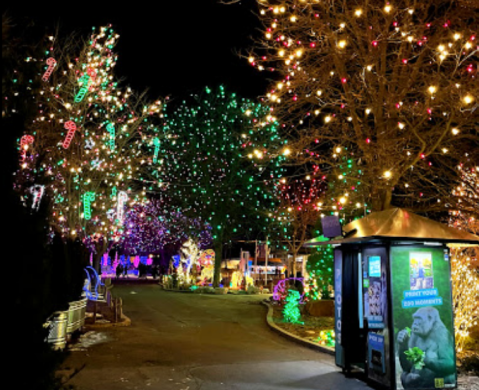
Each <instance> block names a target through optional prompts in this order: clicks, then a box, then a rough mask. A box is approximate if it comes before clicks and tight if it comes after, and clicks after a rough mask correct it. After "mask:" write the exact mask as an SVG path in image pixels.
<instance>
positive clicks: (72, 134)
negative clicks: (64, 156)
mask: <svg viewBox="0 0 479 390" xmlns="http://www.w3.org/2000/svg"><path fill="white" fill-rule="evenodd" d="M65 129H66V130H68V133H67V136H66V138H65V141H64V142H63V148H64V149H68V148H69V147H70V144H71V143H72V141H73V137H75V131H76V130H77V125H76V124H75V122H73V121H68V122H67V123H65Z"/></svg>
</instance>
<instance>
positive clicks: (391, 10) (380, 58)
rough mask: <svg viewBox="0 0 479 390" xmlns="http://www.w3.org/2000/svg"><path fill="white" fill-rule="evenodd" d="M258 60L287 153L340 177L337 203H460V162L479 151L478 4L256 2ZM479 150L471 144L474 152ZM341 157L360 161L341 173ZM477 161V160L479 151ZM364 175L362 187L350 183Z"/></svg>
mask: <svg viewBox="0 0 479 390" xmlns="http://www.w3.org/2000/svg"><path fill="white" fill-rule="evenodd" d="M258 4H259V7H260V17H261V19H262V21H263V23H264V26H265V27H264V35H263V39H261V40H260V41H259V42H258V49H257V50H256V51H255V52H252V53H251V54H250V56H249V62H250V63H251V65H253V66H255V67H257V68H258V69H259V70H261V71H271V72H273V75H274V76H275V77H276V78H277V80H278V81H277V83H276V84H275V85H273V86H272V87H271V89H270V90H269V92H268V94H267V96H266V98H267V101H266V103H267V104H268V105H270V106H271V107H272V115H275V116H276V117H277V118H278V120H279V121H280V123H282V124H283V126H284V127H283V132H284V134H286V136H287V137H288V139H289V147H290V148H291V152H292V153H291V156H290V157H291V161H292V162H293V163H295V164H297V165H304V164H306V165H308V166H313V165H316V166H319V167H321V169H322V170H323V171H324V172H326V174H327V180H328V182H332V181H335V182H336V186H335V187H336V191H335V192H334V193H331V195H332V196H331V197H330V198H331V199H328V203H330V204H336V205H339V204H340V199H341V198H342V197H344V196H345V193H350V194H351V195H354V196H349V197H348V198H347V203H348V204H351V205H354V204H355V203H357V202H359V203H360V204H363V203H367V204H368V205H369V206H370V207H371V209H372V210H374V211H380V210H383V209H385V208H387V207H389V206H390V205H391V204H392V203H393V204H395V205H398V206H403V207H409V208H413V209H415V210H417V211H444V210H448V209H450V208H454V203H453V202H454V201H455V198H453V197H451V192H450V188H451V186H455V183H460V173H459V172H458V171H457V169H456V167H457V166H458V165H459V162H460V161H462V159H463V158H464V157H465V155H466V154H467V153H475V155H476V157H477V150H478V149H479V147H478V146H479V136H478V121H477V108H478V95H479V83H478V82H477V61H478V55H477V54H478V44H477V26H478V20H477V13H473V12H470V11H471V10H472V6H468V5H467V4H469V3H468V2H461V1H452V0H451V1H449V0H440V1H437V0H425V1H420V2H419V1H411V0H396V1H391V2H385V1H377V0H373V1H371V0H368V1H366V0H361V1H360V0H358V1H353V2H351V1H336V0H334V1H333V0H325V1H319V0H284V1H269V0H258ZM474 151H475V152H474ZM343 156H346V158H348V159H352V160H354V165H355V167H356V168H357V171H356V172H353V173H352V175H351V176H348V175H344V174H343V172H342V171H341V169H339V167H338V165H339V162H340V161H341V159H342V158H343ZM476 161H477V160H476ZM357 182H360V183H361V190H360V191H358V192H352V188H353V187H357Z"/></svg>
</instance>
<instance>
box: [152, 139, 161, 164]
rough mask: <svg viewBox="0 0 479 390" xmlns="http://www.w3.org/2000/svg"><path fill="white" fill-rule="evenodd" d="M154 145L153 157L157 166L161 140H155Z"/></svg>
mask: <svg viewBox="0 0 479 390" xmlns="http://www.w3.org/2000/svg"><path fill="white" fill-rule="evenodd" d="M153 144H154V145H155V154H154V156H153V163H154V164H157V163H158V156H159V154H160V140H159V138H155V140H154V141H153Z"/></svg>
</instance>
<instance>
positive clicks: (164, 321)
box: [65, 285, 369, 390]
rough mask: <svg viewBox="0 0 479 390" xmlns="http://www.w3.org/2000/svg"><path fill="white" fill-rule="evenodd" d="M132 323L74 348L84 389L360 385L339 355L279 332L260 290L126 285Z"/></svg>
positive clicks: (304, 389)
mask: <svg viewBox="0 0 479 390" xmlns="http://www.w3.org/2000/svg"><path fill="white" fill-rule="evenodd" d="M114 294H115V295H116V296H121V297H122V298H123V305H124V312H125V314H126V315H127V316H128V317H130V318H131V320H132V326H131V327H128V328H110V329H106V330H102V331H100V332H101V333H104V336H107V337H108V341H107V342H105V343H102V344H98V345H95V346H93V347H90V348H88V350H86V351H81V352H73V353H72V354H71V355H70V357H69V358H68V359H67V361H66V363H65V367H66V368H68V369H71V370H77V371H78V373H77V374H76V375H75V376H74V377H73V378H72V379H71V380H70V381H69V382H68V383H69V384H72V385H74V386H75V387H76V389H78V390H126V389H128V390H133V389H137V390H147V389H151V390H220V389H221V390H319V389H321V390H332V389H334V390H336V389H338V390H342V389H345V390H357V389H369V387H367V386H366V385H365V384H364V383H363V382H361V381H359V380H357V379H348V378H345V377H344V376H343V375H342V373H340V371H339V370H338V368H337V367H336V366H335V365H334V361H333V357H331V356H329V355H326V354H323V353H319V352H316V351H313V350H310V349H307V348H304V347H301V346H299V345H297V344H295V343H293V342H291V341H289V340H287V339H285V338H283V337H281V336H279V335H277V334H276V333H274V332H272V331H271V330H270V329H269V328H268V326H267V325H266V322H265V316H266V308H265V307H264V306H262V305H261V304H260V302H261V300H263V299H264V297H261V296H232V295H228V296H214V295H193V294H180V293H169V292H164V291H161V290H160V289H159V287H158V286H156V285H121V286H116V287H115V288H114Z"/></svg>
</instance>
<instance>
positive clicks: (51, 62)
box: [42, 57, 57, 82]
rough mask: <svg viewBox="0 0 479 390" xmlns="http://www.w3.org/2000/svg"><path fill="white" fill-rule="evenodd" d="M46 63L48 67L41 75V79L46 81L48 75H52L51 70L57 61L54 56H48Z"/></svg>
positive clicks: (48, 77)
mask: <svg viewBox="0 0 479 390" xmlns="http://www.w3.org/2000/svg"><path fill="white" fill-rule="evenodd" d="M47 65H48V69H47V71H46V72H45V74H44V75H43V77H42V80H43V81H45V82H47V81H48V80H49V79H50V76H51V75H52V73H53V70H54V69H55V67H56V66H57V61H56V60H55V58H53V57H50V58H49V59H48V60H47Z"/></svg>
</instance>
